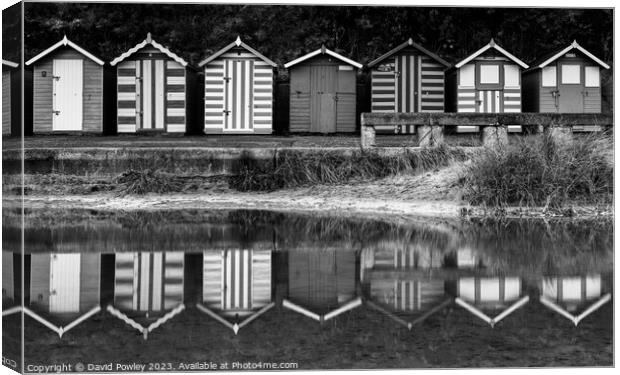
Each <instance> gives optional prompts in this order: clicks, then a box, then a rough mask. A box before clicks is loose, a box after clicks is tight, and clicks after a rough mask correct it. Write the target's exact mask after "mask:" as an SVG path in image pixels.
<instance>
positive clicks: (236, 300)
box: [202, 249, 273, 333]
mask: <svg viewBox="0 0 620 375" xmlns="http://www.w3.org/2000/svg"><path fill="white" fill-rule="evenodd" d="M203 260H204V267H203V289H202V292H203V295H202V301H203V307H204V308H206V309H208V310H209V311H208V312H207V313H211V314H210V315H213V314H216V315H218V316H219V317H221V318H223V319H224V320H221V319H218V320H220V321H221V322H222V323H224V324H225V325H227V326H230V327H231V328H233V330H235V333H236V331H237V330H238V328H240V326H242V325H244V322H246V321H247V322H249V320H250V319H255V318H256V317H258V316H259V315H260V314H262V313H263V312H265V311H266V309H267V308H270V307H271V306H273V303H272V291H271V286H272V284H271V279H272V272H271V250H241V249H239V250H223V251H205V252H204V253H203ZM203 311H204V309H203ZM216 319H217V318H216ZM227 322H228V323H230V324H227ZM235 327H237V328H235Z"/></svg>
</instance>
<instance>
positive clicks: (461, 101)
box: [446, 39, 528, 113]
mask: <svg viewBox="0 0 620 375" xmlns="http://www.w3.org/2000/svg"><path fill="white" fill-rule="evenodd" d="M527 68H528V65H527V64H526V63H524V62H523V61H521V60H519V59H518V58H516V57H515V56H514V55H512V54H511V53H510V52H508V51H506V50H505V49H503V48H502V47H500V46H499V45H498V44H497V43H495V41H494V40H493V39H491V41H490V42H489V43H488V44H487V45H485V46H484V47H482V48H480V49H479V50H478V51H476V52H474V53H473V54H471V55H469V56H467V57H466V58H464V59H463V60H461V61H459V62H458V63H456V64H455V65H454V67H453V68H452V69H450V70H449V71H448V72H447V77H446V86H447V91H448V92H447V94H448V97H447V102H446V109H447V110H448V111H450V112H470V113H504V112H521V71H522V70H523V69H527Z"/></svg>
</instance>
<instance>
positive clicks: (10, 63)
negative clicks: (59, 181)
mask: <svg viewBox="0 0 620 375" xmlns="http://www.w3.org/2000/svg"><path fill="white" fill-rule="evenodd" d="M2 65H6V66H8V67H9V68H17V67H18V66H19V64H18V63H14V62H13V61H9V60H5V59H2Z"/></svg>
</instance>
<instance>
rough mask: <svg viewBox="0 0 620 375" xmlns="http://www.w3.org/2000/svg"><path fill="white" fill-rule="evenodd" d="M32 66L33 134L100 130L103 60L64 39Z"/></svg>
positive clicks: (37, 56) (33, 59)
mask: <svg viewBox="0 0 620 375" xmlns="http://www.w3.org/2000/svg"><path fill="white" fill-rule="evenodd" d="M26 65H28V66H32V67H33V108H32V110H33V132H34V133H52V132H89V133H101V132H102V131H103V61H102V60H101V59H99V58H97V57H95V56H94V55H93V54H91V53H89V52H88V51H86V50H85V49H83V48H82V47H80V46H78V45H77V44H75V43H73V42H72V41H70V40H69V39H67V37H66V36H65V37H64V38H63V39H62V40H61V41H59V42H58V43H56V44H54V45H53V46H51V47H49V48H48V49H46V50H45V51H43V52H41V53H39V54H38V55H36V56H35V57H33V58H31V59H30V60H28V61H27V62H26Z"/></svg>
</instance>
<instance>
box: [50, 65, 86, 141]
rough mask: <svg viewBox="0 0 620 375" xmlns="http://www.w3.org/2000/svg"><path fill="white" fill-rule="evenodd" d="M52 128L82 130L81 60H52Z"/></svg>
mask: <svg viewBox="0 0 620 375" xmlns="http://www.w3.org/2000/svg"><path fill="white" fill-rule="evenodd" d="M53 71H54V72H53V79H52V82H53V84H52V86H53V87H52V90H53V100H52V102H53V108H52V109H53V111H54V112H53V114H52V129H53V130H60V131H76V130H77V131H79V130H82V102H83V99H82V60H65V59H61V60H54V63H53Z"/></svg>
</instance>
